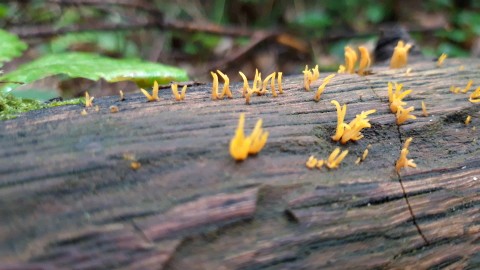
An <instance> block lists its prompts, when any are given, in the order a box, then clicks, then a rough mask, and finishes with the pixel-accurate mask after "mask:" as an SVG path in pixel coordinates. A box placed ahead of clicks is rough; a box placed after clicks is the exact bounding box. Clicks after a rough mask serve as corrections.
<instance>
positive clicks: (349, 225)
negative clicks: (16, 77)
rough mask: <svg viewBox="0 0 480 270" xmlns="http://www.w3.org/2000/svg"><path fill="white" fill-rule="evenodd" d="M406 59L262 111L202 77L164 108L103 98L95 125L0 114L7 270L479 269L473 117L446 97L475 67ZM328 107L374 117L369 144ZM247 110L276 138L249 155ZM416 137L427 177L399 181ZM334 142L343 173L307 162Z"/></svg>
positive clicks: (474, 111) (60, 117)
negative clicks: (242, 122)
mask: <svg viewBox="0 0 480 270" xmlns="http://www.w3.org/2000/svg"><path fill="white" fill-rule="evenodd" d="M460 65H463V66H464V67H465V70H463V71H460V70H459V67H460ZM410 67H411V68H412V71H411V72H410V74H408V75H407V74H406V73H405V70H389V69H386V68H381V67H375V68H373V72H374V74H372V75H369V76H366V77H360V76H357V75H343V74H342V75H337V76H336V77H335V78H333V79H332V80H331V82H330V84H328V85H327V87H326V90H325V92H324V93H323V95H322V99H321V100H320V102H318V103H316V102H314V101H313V95H314V92H305V91H304V90H303V89H302V85H303V78H302V77H301V76H288V77H286V78H285V79H284V84H283V88H284V91H285V94H283V95H280V96H279V97H276V98H273V97H271V96H270V95H267V96H258V97H257V96H255V97H253V98H252V100H251V105H245V100H244V99H243V98H241V95H240V89H241V85H240V84H234V85H232V90H233V92H234V98H233V99H227V100H219V101H213V100H211V99H210V93H209V91H210V85H200V86H194V87H191V88H189V89H188V90H187V97H186V99H185V100H184V101H182V102H176V101H174V99H173V97H172V96H171V92H170V91H169V90H168V89H163V90H161V93H160V96H161V100H160V101H159V102H146V99H145V98H144V97H143V96H142V95H141V94H133V95H127V96H126V100H125V101H123V102H121V101H119V100H118V97H106V98H98V99H95V102H94V105H98V106H99V108H100V110H99V111H98V112H96V111H95V110H94V109H93V108H92V109H88V115H87V116H82V115H80V112H81V110H82V109H83V108H82V107H81V106H65V107H58V108H51V109H45V110H40V111H34V112H30V113H27V114H25V115H22V116H20V117H18V118H17V119H13V120H9V121H5V122H2V123H1V124H0V149H1V151H0V217H1V218H0V262H1V263H0V269H115V268H118V269H318V268H322V269H328V268H334V269H353V268H358V267H361V268H377V269H378V268H380V269H407V268H411V269H438V268H441V269H459V268H465V269H475V268H479V267H480V195H479V194H480V180H479V179H480V144H479V139H480V138H479V137H480V113H479V108H480V107H479V105H475V104H472V103H470V102H468V98H467V95H465V94H453V93H451V92H450V91H449V87H450V85H456V86H460V87H462V86H464V85H466V83H467V81H468V80H469V79H472V80H474V87H475V88H476V87H479V86H480V78H479V75H478V70H479V68H480V61H479V60H477V59H447V60H446V62H445V63H444V66H443V67H441V68H437V67H436V66H435V63H434V62H425V61H423V62H418V63H415V64H412V65H410ZM327 75H328V74H326V73H321V78H324V77H325V76H327ZM389 81H392V82H399V83H403V84H404V88H405V89H410V88H411V89H413V93H412V95H411V96H409V97H408V98H406V99H405V100H406V101H407V103H408V105H409V106H415V108H416V110H415V112H414V114H415V115H416V116H417V119H416V120H413V121H409V122H407V123H406V124H404V125H401V126H397V125H396V124H395V116H394V115H393V114H392V113H391V112H390V111H389V107H388V95H387V83H388V82H389ZM320 83H321V80H320V81H318V82H315V83H314V84H313V87H312V88H313V89H315V88H316V87H318V86H319V85H320ZM333 99H335V100H338V101H339V102H340V103H341V104H343V103H346V104H348V109H347V116H346V121H350V120H351V119H352V118H353V117H354V116H355V114H358V113H360V112H361V111H366V110H369V109H376V110H377V112H376V113H375V114H373V115H372V116H371V117H370V119H371V121H370V122H371V123H372V128H370V129H367V130H365V131H364V132H363V133H364V135H365V138H363V139H361V140H359V141H358V142H356V143H348V144H347V145H340V144H338V143H336V142H333V141H332V140H331V139H330V136H332V135H333V134H334V133H335V127H336V111H335V107H334V106H333V105H332V104H330V101H331V100H333ZM421 101H424V102H425V103H426V105H427V108H428V111H429V116H428V117H424V116H422V115H421V111H420V108H421V107H420V103H421ZM111 105H116V106H118V108H119V112H118V113H110V112H109V109H108V108H109V106H111ZM241 112H244V113H245V114H246V132H250V131H251V130H252V129H253V126H254V125H255V122H256V121H257V119H259V118H262V119H263V123H264V124H263V127H264V129H265V130H266V131H269V133H270V138H269V139H268V142H267V144H266V146H265V148H264V149H263V150H262V152H261V153H260V154H259V155H257V156H252V157H249V158H248V159H247V160H245V161H244V162H241V163H239V162H235V161H234V160H233V159H231V158H230V156H229V153H228V143H229V140H230V138H231V137H232V136H233V134H234V130H235V127H236V125H237V121H238V117H239V114H240V113H241ZM467 115H471V116H472V123H471V124H470V125H468V126H466V125H465V124H464V123H463V121H464V120H465V118H466V116H467ZM473 127H476V129H473ZM408 137H413V142H412V144H411V146H410V154H409V158H413V159H414V160H415V162H416V163H417V165H418V167H417V168H416V169H413V168H409V169H403V170H402V171H401V172H400V174H397V173H396V172H395V169H394V165H395V161H396V159H397V158H398V156H399V153H400V149H401V146H402V144H403V142H404V141H405V139H406V138H408ZM369 144H371V145H372V146H371V148H370V152H369V155H368V157H367V158H366V160H365V161H364V162H362V163H361V164H360V165H355V160H356V158H357V157H358V156H361V155H362V153H363V151H364V149H365V148H366V147H367V145H369ZM336 147H341V148H342V149H348V150H349V154H348V156H347V157H346V159H345V160H344V162H343V163H342V164H341V166H340V168H339V169H338V170H327V169H322V170H308V169H307V168H306V167H305V162H306V160H307V158H308V157H309V156H310V155H312V154H313V155H316V156H317V157H319V158H326V157H328V155H329V153H330V152H331V151H332V150H333V149H335V148H336ZM125 155H127V156H128V157H129V158H125V157H124V156H125ZM133 157H134V159H135V160H137V161H138V162H140V163H141V165H142V166H141V168H140V169H138V170H132V169H131V168H130V162H131V159H132V158H133ZM401 183H402V184H403V186H404V188H405V194H404V192H403V191H402V186H401ZM405 195H406V196H407V197H408V202H409V205H410V208H411V210H412V212H413V214H414V215H413V216H412V213H411V212H410V211H409V207H408V205H407V201H406V199H405ZM415 223H416V224H417V225H418V226H417V227H416V226H415ZM420 233H421V234H423V236H424V237H425V238H426V240H427V242H426V241H425V240H424V239H423V238H422V236H421V235H420Z"/></svg>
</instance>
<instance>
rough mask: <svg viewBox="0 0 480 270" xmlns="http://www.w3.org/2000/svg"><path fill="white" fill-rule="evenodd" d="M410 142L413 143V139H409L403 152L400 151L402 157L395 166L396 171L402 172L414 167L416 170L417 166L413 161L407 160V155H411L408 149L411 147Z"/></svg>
mask: <svg viewBox="0 0 480 270" xmlns="http://www.w3.org/2000/svg"><path fill="white" fill-rule="evenodd" d="M410 142H412V138H411V137H410V138H408V139H407V140H406V141H405V144H404V145H403V148H402V150H401V151H400V157H399V158H398V160H397V163H396V164H395V169H396V170H397V172H399V171H400V169H401V168H407V167H412V168H416V167H417V165H416V164H415V163H414V162H413V159H407V155H408V153H409V150H408V147H409V146H410Z"/></svg>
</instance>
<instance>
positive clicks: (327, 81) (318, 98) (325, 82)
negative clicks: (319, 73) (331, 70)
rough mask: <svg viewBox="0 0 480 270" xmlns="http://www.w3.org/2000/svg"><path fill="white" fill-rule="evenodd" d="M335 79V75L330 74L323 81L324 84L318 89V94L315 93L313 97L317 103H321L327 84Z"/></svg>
mask: <svg viewBox="0 0 480 270" xmlns="http://www.w3.org/2000/svg"><path fill="white" fill-rule="evenodd" d="M333 77H335V74H330V75H328V76H327V77H326V78H325V79H323V82H322V85H320V86H319V87H318V90H317V92H316V93H315V96H314V97H313V99H314V100H315V101H317V102H318V101H319V100H320V96H321V95H322V93H323V91H324V90H325V86H326V85H327V83H329V82H330V80H331V79H332V78H333Z"/></svg>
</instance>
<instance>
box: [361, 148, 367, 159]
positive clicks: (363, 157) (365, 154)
mask: <svg viewBox="0 0 480 270" xmlns="http://www.w3.org/2000/svg"><path fill="white" fill-rule="evenodd" d="M367 156H368V148H367V149H365V150H364V151H363V155H362V161H364V160H365V159H366V158H367Z"/></svg>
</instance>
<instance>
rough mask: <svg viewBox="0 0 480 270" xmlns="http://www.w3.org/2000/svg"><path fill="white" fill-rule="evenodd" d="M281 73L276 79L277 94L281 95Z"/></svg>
mask: <svg viewBox="0 0 480 270" xmlns="http://www.w3.org/2000/svg"><path fill="white" fill-rule="evenodd" d="M282 75H283V73H282V72H278V77H277V84H278V93H279V94H283V87H282Z"/></svg>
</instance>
